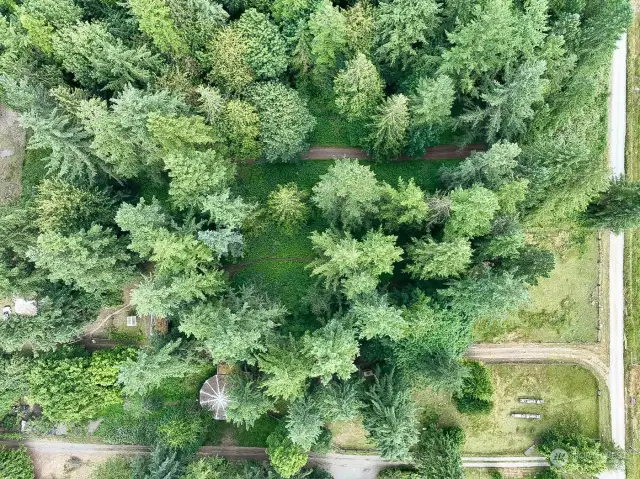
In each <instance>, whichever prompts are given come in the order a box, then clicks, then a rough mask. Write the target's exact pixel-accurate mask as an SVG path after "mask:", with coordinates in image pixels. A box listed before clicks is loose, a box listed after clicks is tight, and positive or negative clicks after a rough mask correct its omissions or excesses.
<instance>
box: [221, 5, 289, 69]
mask: <svg viewBox="0 0 640 479" xmlns="http://www.w3.org/2000/svg"><path fill="white" fill-rule="evenodd" d="M233 28H235V29H237V30H238V32H239V33H240V35H241V36H242V38H243V40H244V44H245V45H246V50H245V52H244V58H245V60H246V62H247V64H248V65H249V68H251V71H252V72H253V74H254V75H255V77H256V78H257V79H259V80H270V79H275V78H278V77H279V76H280V75H282V74H283V73H284V72H285V70H286V69H287V55H286V51H285V42H284V38H283V37H282V35H281V34H280V31H279V30H278V27H277V26H276V25H274V24H273V23H272V22H271V21H270V20H269V17H268V16H267V15H265V14H264V13H260V12H258V11H257V10H256V9H255V8H250V9H248V10H245V12H244V13H243V14H242V15H241V16H240V19H239V20H238V21H237V22H236V23H235V24H234V27H233Z"/></svg>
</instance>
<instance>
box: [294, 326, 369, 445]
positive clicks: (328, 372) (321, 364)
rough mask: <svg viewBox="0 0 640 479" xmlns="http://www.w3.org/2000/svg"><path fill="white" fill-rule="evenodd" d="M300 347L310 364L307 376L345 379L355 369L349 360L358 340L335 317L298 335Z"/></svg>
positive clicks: (357, 347) (353, 358)
mask: <svg viewBox="0 0 640 479" xmlns="http://www.w3.org/2000/svg"><path fill="white" fill-rule="evenodd" d="M302 348H303V354H305V355H306V356H307V357H309V359H310V362H311V364H313V367H312V368H311V370H310V371H309V376H313V377H315V376H320V377H321V378H322V380H323V381H329V380H330V379H331V377H332V376H333V375H334V374H335V375H336V376H337V377H338V378H339V379H343V380H346V379H348V378H349V376H350V375H351V374H352V373H354V372H355V371H357V368H356V366H355V365H354V364H353V362H354V361H355V359H356V356H358V353H359V352H360V348H359V345H358V341H357V339H356V337H355V334H354V332H353V331H352V330H351V329H350V328H348V327H344V326H343V325H342V324H341V323H340V321H338V320H337V319H332V320H331V321H329V322H328V323H327V324H326V325H325V326H323V327H322V328H320V329H317V330H315V331H314V332H313V333H311V334H306V335H305V336H304V337H303V338H302ZM294 442H296V441H295V440H294Z"/></svg>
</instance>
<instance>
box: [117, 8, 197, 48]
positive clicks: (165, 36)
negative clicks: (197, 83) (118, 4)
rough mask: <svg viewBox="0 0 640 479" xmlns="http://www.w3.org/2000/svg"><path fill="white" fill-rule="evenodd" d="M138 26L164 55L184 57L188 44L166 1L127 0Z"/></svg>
mask: <svg viewBox="0 0 640 479" xmlns="http://www.w3.org/2000/svg"><path fill="white" fill-rule="evenodd" d="M127 3H128V5H129V8H130V9H131V12H132V13H133V15H134V16H135V17H136V18H137V19H138V25H139V28H140V30H141V31H142V32H144V33H145V34H146V35H147V36H148V37H149V38H151V40H152V41H153V43H154V45H155V46H156V47H157V48H158V50H160V51H161V52H164V53H170V54H173V55H184V54H186V53H187V52H188V47H187V43H186V42H185V40H184V38H183V37H182V35H181V34H180V31H179V30H178V29H177V28H176V25H175V23H174V21H173V19H172V18H171V10H170V9H169V6H168V5H167V4H166V2H165V1H164V0H127Z"/></svg>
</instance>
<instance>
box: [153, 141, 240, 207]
mask: <svg viewBox="0 0 640 479" xmlns="http://www.w3.org/2000/svg"><path fill="white" fill-rule="evenodd" d="M164 165H165V169H166V170H168V172H169V178H170V179H171V183H170V185H169V195H170V197H171V200H172V202H173V203H174V205H175V206H177V207H178V208H180V209H186V208H189V207H199V206H201V205H202V200H203V198H204V197H205V196H206V195H209V194H212V193H216V192H217V191H219V190H221V189H222V188H224V187H225V186H227V185H228V184H229V182H230V181H231V179H232V178H233V175H234V173H235V170H236V168H235V165H234V164H233V163H231V162H230V161H229V160H227V159H226V158H224V157H223V156H222V155H221V154H220V153H219V152H217V151H216V150H212V149H209V150H205V151H198V150H183V151H181V152H180V151H176V152H175V153H168V154H167V155H166V156H165V157H164Z"/></svg>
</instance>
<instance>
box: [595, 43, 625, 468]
mask: <svg viewBox="0 0 640 479" xmlns="http://www.w3.org/2000/svg"><path fill="white" fill-rule="evenodd" d="M626 81H627V34H626V33H625V34H624V35H623V36H622V38H620V40H619V41H618V44H617V47H616V50H615V52H614V54H613V60H612V66H611V97H610V103H609V162H610V165H611V169H612V174H613V176H614V178H615V177H619V176H621V175H623V174H624V151H625V150H624V148H625V135H626V131H627V122H626V120H627V111H626V108H627V105H626V95H627V84H626ZM623 264H624V235H615V234H613V233H611V240H610V250H609V305H610V306H609V322H610V326H609V378H608V385H609V394H610V404H611V435H612V439H613V442H614V444H616V445H617V446H619V447H621V448H623V449H624V448H625V443H626V414H625V408H626V401H625V395H624V377H625V374H624V277H623ZM600 477H601V478H605V477H606V478H607V479H623V478H624V477H625V473H624V470H622V471H612V472H610V473H608V474H607V475H603V476H600Z"/></svg>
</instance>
